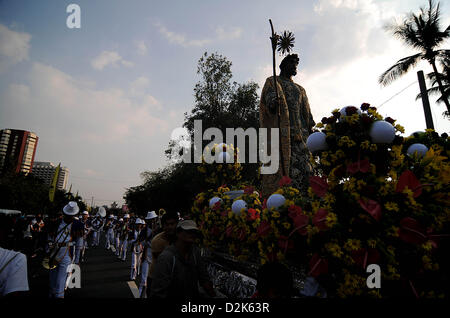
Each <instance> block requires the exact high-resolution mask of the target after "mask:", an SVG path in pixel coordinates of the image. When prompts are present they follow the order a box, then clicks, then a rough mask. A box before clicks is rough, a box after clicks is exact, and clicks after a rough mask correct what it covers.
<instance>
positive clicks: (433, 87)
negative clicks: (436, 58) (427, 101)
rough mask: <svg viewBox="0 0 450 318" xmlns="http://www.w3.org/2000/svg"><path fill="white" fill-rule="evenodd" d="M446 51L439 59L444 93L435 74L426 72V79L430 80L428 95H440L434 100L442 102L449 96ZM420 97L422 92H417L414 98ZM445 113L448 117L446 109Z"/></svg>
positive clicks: (449, 59)
mask: <svg viewBox="0 0 450 318" xmlns="http://www.w3.org/2000/svg"><path fill="white" fill-rule="evenodd" d="M447 52H448V53H447V56H446V57H445V58H444V59H443V60H442V61H441V64H442V69H443V71H442V73H440V74H439V77H440V78H441V80H442V86H443V88H444V95H443V94H442V93H441V90H440V89H439V86H438V82H437V76H436V74H435V73H434V72H432V73H429V74H427V77H428V79H429V80H430V81H431V88H429V89H427V92H428V94H429V95H440V96H439V98H438V99H437V100H436V102H437V103H443V102H444V100H445V99H448V98H449V96H450V51H447ZM420 98H422V94H418V95H417V97H416V100H417V99H420ZM445 115H446V116H447V117H450V113H449V112H448V111H446V112H445Z"/></svg>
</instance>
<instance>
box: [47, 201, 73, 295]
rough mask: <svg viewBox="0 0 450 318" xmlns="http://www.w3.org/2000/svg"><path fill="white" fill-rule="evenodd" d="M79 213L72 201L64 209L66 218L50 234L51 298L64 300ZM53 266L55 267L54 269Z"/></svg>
mask: <svg viewBox="0 0 450 318" xmlns="http://www.w3.org/2000/svg"><path fill="white" fill-rule="evenodd" d="M78 212H79V207H78V205H77V203H76V202H74V201H70V202H69V203H68V204H67V205H66V206H65V207H64V208H63V213H64V217H63V219H62V220H61V221H59V222H58V223H57V224H56V231H54V232H53V233H52V232H50V233H49V249H50V256H49V257H50V259H49V265H50V274H49V277H50V297H51V298H53V297H55V298H64V289H65V285H66V279H67V267H68V266H69V264H71V263H72V255H70V254H71V251H70V247H71V246H72V245H73V243H74V242H75V241H76V239H77V237H75V234H74V232H73V231H72V226H73V222H74V217H75V215H77V214H78ZM53 265H55V267H54V268H52V267H53Z"/></svg>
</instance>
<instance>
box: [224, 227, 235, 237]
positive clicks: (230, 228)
mask: <svg viewBox="0 0 450 318" xmlns="http://www.w3.org/2000/svg"><path fill="white" fill-rule="evenodd" d="M233 232H234V227H233V226H232V225H229V226H227V229H226V230H225V235H226V236H227V237H231V236H232V235H233Z"/></svg>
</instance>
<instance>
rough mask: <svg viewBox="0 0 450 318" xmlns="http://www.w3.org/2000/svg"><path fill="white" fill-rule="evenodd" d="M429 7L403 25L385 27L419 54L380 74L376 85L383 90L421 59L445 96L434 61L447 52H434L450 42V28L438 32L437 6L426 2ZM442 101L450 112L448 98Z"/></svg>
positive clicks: (429, 0) (410, 16)
mask: <svg viewBox="0 0 450 318" xmlns="http://www.w3.org/2000/svg"><path fill="white" fill-rule="evenodd" d="M428 5H429V8H427V9H424V8H420V13H419V15H416V14H414V13H410V14H409V15H408V17H407V18H406V19H405V20H404V21H403V23H402V24H391V25H388V26H387V27H386V28H387V29H388V31H390V32H392V34H393V35H394V36H396V37H397V38H399V39H400V40H402V41H403V42H404V43H405V44H406V45H408V46H410V47H412V48H414V49H417V50H419V51H420V53H417V54H414V55H411V56H408V57H404V58H402V59H400V60H398V61H397V63H395V64H394V65H393V66H391V67H390V68H389V69H388V70H387V71H385V72H384V73H383V74H381V76H380V78H379V79H378V81H379V83H380V84H382V85H384V86H386V85H388V84H390V83H391V82H392V81H394V80H396V79H398V78H399V77H400V76H402V75H404V74H406V73H407V72H408V71H409V70H410V69H411V68H412V67H414V66H415V65H416V64H417V63H418V62H419V61H420V60H421V59H422V60H427V61H428V63H430V64H431V66H432V67H433V70H434V74H436V76H435V77H436V81H437V84H438V87H439V90H440V92H441V94H442V95H443V96H446V95H445V90H444V87H443V85H442V80H441V77H440V76H439V75H440V73H439V72H438V69H437V67H436V58H438V59H441V58H444V57H445V55H446V51H447V50H439V49H437V48H438V47H439V45H440V44H442V43H443V42H444V41H445V40H447V39H448V38H450V26H448V27H447V28H446V29H445V30H444V31H441V27H440V21H439V20H440V11H439V3H438V4H437V5H435V4H434V1H433V0H428ZM442 100H443V102H444V103H445V105H446V106H447V111H448V112H450V104H449V101H448V98H443V99H442Z"/></svg>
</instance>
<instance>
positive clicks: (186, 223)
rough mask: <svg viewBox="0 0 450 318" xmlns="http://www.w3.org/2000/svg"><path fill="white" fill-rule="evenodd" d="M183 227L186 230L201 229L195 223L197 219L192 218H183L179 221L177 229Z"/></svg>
mask: <svg viewBox="0 0 450 318" xmlns="http://www.w3.org/2000/svg"><path fill="white" fill-rule="evenodd" d="M178 228H181V229H183V230H185V231H190V230H196V231H200V230H199V229H198V227H197V224H196V223H195V221H192V220H183V221H180V222H178V224H177V229H178Z"/></svg>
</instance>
